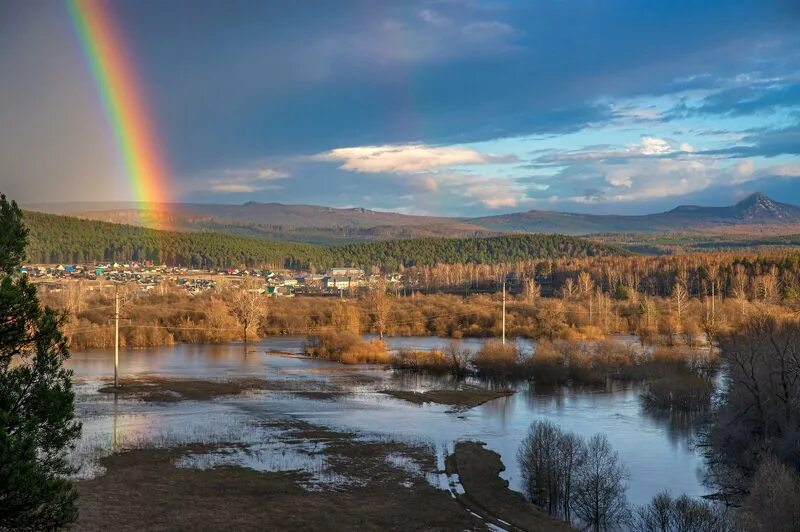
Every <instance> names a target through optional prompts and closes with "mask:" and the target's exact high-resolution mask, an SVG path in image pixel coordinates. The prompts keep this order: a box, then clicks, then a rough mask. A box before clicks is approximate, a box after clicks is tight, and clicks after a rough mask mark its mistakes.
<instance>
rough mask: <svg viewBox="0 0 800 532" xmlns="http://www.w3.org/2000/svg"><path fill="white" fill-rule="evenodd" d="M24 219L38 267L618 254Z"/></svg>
mask: <svg viewBox="0 0 800 532" xmlns="http://www.w3.org/2000/svg"><path fill="white" fill-rule="evenodd" d="M26 217H27V221H28V224H29V226H30V230H31V238H30V245H29V248H28V259H29V260H31V261H33V262H38V263H65V262H67V263H83V262H95V261H117V262H124V261H131V260H136V261H142V262H143V261H145V260H151V261H153V262H154V263H157V264H161V263H166V264H169V265H184V266H191V267H195V268H228V267H238V268H242V267H248V268H250V267H259V268H273V269H275V268H290V269H309V268H310V269H325V268H328V267H332V266H357V267H363V268H366V269H371V268H372V267H373V266H374V267H377V268H379V269H383V270H389V271H396V270H398V269H402V268H406V267H412V266H423V265H435V264H437V263H465V262H473V263H486V264H493V263H510V262H515V261H519V260H528V259H531V258H558V257H588V256H599V255H610V254H617V253H622V251H620V250H618V249H616V248H613V247H611V246H608V245H605V244H599V243H595V242H591V241H588V240H584V239H580V238H574V237H568V236H561V235H508V236H500V237H487V238H460V239H456V238H414V239H407V240H390V241H383V242H373V243H363V244H347V245H343V246H335V247H323V246H315V245H311V244H300V243H292V242H278V241H270V240H263V239H257V238H247V237H242V236H233V235H226V234H222V233H186V232H175V231H163V230H156V229H147V228H142V227H135V226H130V225H121V224H112V223H107V222H100V221H94V220H83V219H79V218H73V217H68V216H58V215H53V214H44V213H38V212H28V213H26Z"/></svg>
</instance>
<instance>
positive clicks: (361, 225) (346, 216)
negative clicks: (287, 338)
mask: <svg viewBox="0 0 800 532" xmlns="http://www.w3.org/2000/svg"><path fill="white" fill-rule="evenodd" d="M42 207H43V210H45V211H46V212H53V211H58V212H61V213H67V214H70V215H71V216H78V217H81V218H86V219H93V220H101V221H105V222H112V223H122V224H129V225H138V226H144V225H148V226H152V227H155V228H158V229H168V230H175V231H189V232H215V233H226V234H234V235H241V236H251V237H256V238H265V239H268V240H284V241H289V242H305V243H315V244H334V243H355V242H374V241H380V240H393V239H402V238H421V237H460V238H464V237H486V236H493V235H496V234H502V233H562V234H571V235H588V234H596V233H634V232H635V233H654V232H667V231H681V232H682V231H689V230H691V231H713V232H727V231H729V230H730V229H731V228H735V229H736V231H737V232H740V233H758V232H759V231H760V229H761V228H762V227H764V226H770V227H777V228H789V227H790V226H796V227H795V228H794V229H793V230H791V231H785V232H797V230H798V228H800V207H797V206H794V205H789V204H786V203H780V202H777V201H774V200H772V199H770V198H768V197H767V196H765V195H764V194H761V193H756V194H752V195H751V196H748V197H747V198H745V199H743V200H742V201H740V202H739V203H737V204H735V205H731V206H727V207H704V206H697V205H682V206H678V207H675V208H674V209H672V210H670V211H667V212H662V213H655V214H647V215H641V216H623V215H593V214H580V213H568V212H556V211H541V210H532V211H527V212H519V213H510V214H501V215H494V216H482V217H477V218H447V217H434V216H413V215H407V214H399V213H392V212H382V211H372V210H369V209H362V208H350V209H336V208H332V207H320V206H314V205H283V204H280V203H258V202H248V203H245V204H243V205H222V204H198V203H182V204H170V205H155V206H150V207H148V208H147V209H143V208H141V206H137V205H135V204H117V207H116V208H114V205H113V204H94V205H92V204H73V205H69V204H65V205H61V206H58V205H48V206H42ZM781 232H784V231H781Z"/></svg>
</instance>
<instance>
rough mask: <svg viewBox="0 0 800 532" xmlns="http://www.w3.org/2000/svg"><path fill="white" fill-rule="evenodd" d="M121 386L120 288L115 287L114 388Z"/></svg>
mask: <svg viewBox="0 0 800 532" xmlns="http://www.w3.org/2000/svg"><path fill="white" fill-rule="evenodd" d="M118 387H119V288H118V287H114V388H118Z"/></svg>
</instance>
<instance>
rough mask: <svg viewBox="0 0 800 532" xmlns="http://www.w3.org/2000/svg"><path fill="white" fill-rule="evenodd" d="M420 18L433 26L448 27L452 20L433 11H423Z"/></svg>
mask: <svg viewBox="0 0 800 532" xmlns="http://www.w3.org/2000/svg"><path fill="white" fill-rule="evenodd" d="M419 18H421V19H422V20H424V21H425V22H427V23H428V24H431V25H433V26H440V27H441V26H446V25H448V24H449V23H450V19H448V18H447V17H444V16H442V15H440V14H439V13H438V12H436V11H434V10H433V9H423V10H422V11H420V12H419Z"/></svg>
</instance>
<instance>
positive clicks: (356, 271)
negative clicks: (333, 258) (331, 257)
mask: <svg viewBox="0 0 800 532" xmlns="http://www.w3.org/2000/svg"><path fill="white" fill-rule="evenodd" d="M328 276H329V277H355V278H356V279H360V278H362V277H364V270H362V269H360V268H331V269H330V271H329V272H328Z"/></svg>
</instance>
